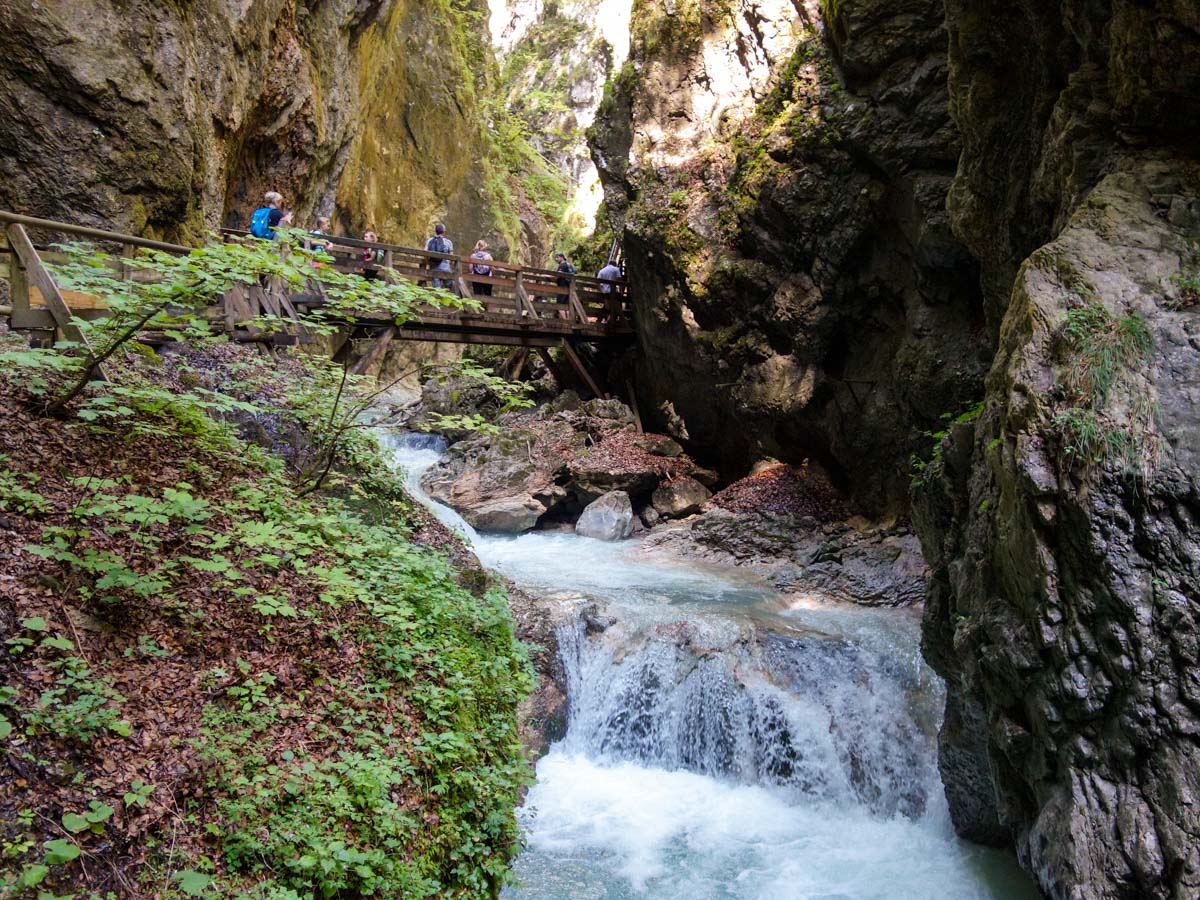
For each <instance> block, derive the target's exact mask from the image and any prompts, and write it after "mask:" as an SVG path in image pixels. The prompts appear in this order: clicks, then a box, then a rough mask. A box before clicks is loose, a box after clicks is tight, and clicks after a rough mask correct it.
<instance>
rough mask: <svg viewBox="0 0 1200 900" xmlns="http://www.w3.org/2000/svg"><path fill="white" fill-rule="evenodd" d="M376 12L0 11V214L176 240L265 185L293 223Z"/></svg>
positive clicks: (341, 0)
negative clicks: (290, 212) (280, 197)
mask: <svg viewBox="0 0 1200 900" xmlns="http://www.w3.org/2000/svg"><path fill="white" fill-rule="evenodd" d="M386 5H387V2H386V0H321V2H311V3H304V2H299V0H248V2H242V3H234V4H231V3H226V2H224V0H198V2H195V3H187V4H175V3H167V4H163V3H147V2H135V3H117V2H115V0H89V2H82V3H81V2H66V0H58V2H39V3H33V2H28V0H14V2H11V3H4V4H0V35H3V37H2V38H0V43H2V44H3V49H4V53H3V55H2V56H0V75H2V77H3V79H4V83H5V90H4V91H3V92H0V206H3V207H6V208H9V209H15V210H18V211H22V212H28V213H33V214H41V215H45V216H51V217H57V218H62V219H69V220H80V221H83V222H87V223H94V224H97V225H108V226H116V227H120V228H125V229H129V230H132V231H134V232H136V233H144V234H152V235H161V236H165V237H169V238H177V239H185V240H186V239H192V238H195V237H197V236H198V235H199V234H201V233H202V232H203V231H204V229H206V228H212V227H215V226H217V225H220V224H223V223H224V221H225V220H226V218H227V217H228V216H231V215H232V216H234V218H233V219H232V221H237V216H236V214H241V215H242V217H243V218H242V221H243V223H244V214H245V211H246V210H248V209H250V208H252V207H253V205H254V204H255V202H256V201H257V200H258V198H259V197H260V196H261V193H262V192H263V191H264V190H267V189H269V188H272V187H274V188H275V189H277V190H279V191H281V192H282V193H283V194H284V195H285V197H286V199H287V202H288V203H289V204H290V205H292V206H294V207H295V209H296V210H297V212H298V213H299V214H300V217H301V219H302V220H307V219H308V218H309V216H310V215H311V214H312V213H313V211H314V210H315V208H316V207H317V205H318V204H319V202H320V201H321V199H322V198H323V197H324V196H325V195H327V193H328V191H329V187H330V185H331V184H332V183H334V182H335V181H336V179H337V176H338V175H339V173H340V171H341V167H342V164H343V162H344V159H345V154H346V152H347V150H348V148H349V146H350V143H351V141H352V139H353V137H354V127H353V126H354V122H355V106H356V91H355V77H356V73H357V71H358V54H357V48H358V43H359V41H360V39H361V38H362V36H363V34H364V33H365V32H366V31H367V30H369V29H370V28H371V27H372V25H373V24H374V23H375V22H376V21H377V19H378V18H379V16H380V15H381V14H382V13H383V12H384V9H385V7H386Z"/></svg>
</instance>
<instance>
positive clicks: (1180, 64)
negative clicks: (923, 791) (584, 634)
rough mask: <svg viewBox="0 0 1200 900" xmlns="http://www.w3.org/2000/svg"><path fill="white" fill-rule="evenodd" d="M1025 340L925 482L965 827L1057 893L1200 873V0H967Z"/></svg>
mask: <svg viewBox="0 0 1200 900" xmlns="http://www.w3.org/2000/svg"><path fill="white" fill-rule="evenodd" d="M947 24H948V30H949V34H950V48H951V51H950V56H951V81H950V85H951V97H952V108H953V111H954V116H955V120H956V123H957V125H958V127H959V129H960V131H961V133H962V143H963V156H962V160H961V162H960V165H959V169H958V174H957V178H956V180H955V184H954V187H953V190H952V191H951V194H950V205H949V209H950V214H951V218H952V221H953V224H954V228H955V232H956V233H957V234H959V235H960V236H961V237H962V238H963V240H964V241H965V242H967V244H968V245H969V246H970V247H971V250H972V252H973V254H975V255H976V257H977V258H978V259H979V261H980V264H981V271H982V275H983V278H982V286H983V290H984V298H985V308H986V311H987V319H988V322H989V332H990V331H992V330H998V334H999V346H998V353H997V356H996V359H995V362H994V364H993V366H992V369H991V372H990V374H989V376H988V381H987V393H986V401H985V405H984V407H983V412H982V415H981V416H980V418H979V419H978V420H977V421H976V422H974V423H967V424H964V425H962V426H959V427H957V428H955V429H954V430H953V432H952V434H951V435H950V436H949V438H948V439H947V441H946V443H945V444H944V446H943V451H942V454H941V459H942V462H941V463H940V464H939V465H937V466H936V467H935V470H934V472H933V473H931V477H928V478H926V479H925V484H924V485H923V486H922V488H921V489H920V490H919V491H918V492H917V493H916V494H915V497H916V500H917V509H916V511H917V514H918V516H917V518H918V525H919V531H920V533H921V535H922V541H923V545H924V547H925V551H926V556H927V558H928V560H929V562H930V563H931V566H932V569H933V582H932V587H931V590H930V594H929V600H928V603H927V606H926V613H925V628H924V644H925V651H926V655H927V657H928V658H929V660H930V662H931V663H932V664H933V665H934V666H935V668H937V669H938V671H939V672H941V673H942V675H943V676H945V678H946V680H947V687H948V706H947V718H946V727H945V729H944V731H943V735H942V768H943V775H944V777H945V781H946V785H947V791H948V794H949V796H950V798H951V810H952V812H953V813H954V815H955V821H956V824H957V825H958V827H959V828H960V830H962V831H963V832H964V833H967V834H971V835H973V836H976V837H980V838H989V839H992V840H997V841H1002V840H1008V839H1009V838H1010V837H1011V838H1012V839H1013V840H1014V841H1015V844H1016V847H1017V850H1018V852H1019V854H1020V856H1021V858H1022V861H1023V862H1024V863H1025V864H1026V866H1027V867H1028V868H1029V869H1030V870H1031V871H1033V872H1034V873H1035V874H1036V875H1037V877H1038V880H1039V881H1040V883H1041V885H1042V888H1043V889H1044V890H1045V891H1046V892H1047V893H1048V894H1049V895H1050V896H1054V897H1130V898H1132V897H1138V898H1167V897H1190V896H1196V895H1197V893H1200V849H1198V848H1200V817H1198V815H1197V811H1196V805H1195V802H1194V801H1193V800H1192V799H1190V798H1192V797H1194V796H1195V795H1196V793H1197V791H1200V775H1198V774H1197V773H1200V746H1198V744H1197V741H1196V734H1197V733H1198V731H1200V690H1198V686H1197V680H1196V669H1195V666H1196V661H1197V635H1198V633H1200V606H1198V603H1200V601H1198V598H1200V570H1198V569H1197V559H1200V548H1198V547H1197V546H1196V539H1197V526H1196V522H1197V516H1198V515H1200V499H1198V498H1200V484H1198V483H1197V471H1198V467H1197V454H1198V453H1200V433H1198V431H1197V427H1198V418H1197V412H1196V411H1197V409H1198V408H1200V407H1198V405H1197V400H1198V399H1200V398H1198V397H1197V395H1196V387H1195V385H1196V383H1197V363H1196V359H1197V357H1196V350H1197V347H1200V325H1198V323H1197V319H1196V306H1195V304H1196V299H1197V295H1196V293H1195V287H1196V285H1197V284H1200V274H1198V273H1200V259H1198V258H1197V251H1196V246H1197V242H1198V241H1200V202H1198V201H1197V197H1198V196H1200V170H1198V169H1197V166H1196V159H1195V154H1196V147H1197V146H1198V139H1200V129H1198V127H1197V123H1198V122H1200V11H1198V10H1197V9H1196V7H1195V5H1194V4H1184V3H1170V2H1164V3H1149V4H1135V3H1126V2H1113V3H1104V4H1099V5H1094V4H1085V3H1080V2H1072V0H1064V2H1058V3H1052V4H1044V5H1042V6H1039V7H1038V8H1037V9H1036V10H1034V9H1033V8H1032V7H1030V8H1024V7H1023V8H1020V9H1014V8H1013V7H1011V6H1010V5H997V4H991V3H983V2H964V0H953V2H950V3H947Z"/></svg>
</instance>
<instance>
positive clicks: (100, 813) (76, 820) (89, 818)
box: [62, 800, 116, 834]
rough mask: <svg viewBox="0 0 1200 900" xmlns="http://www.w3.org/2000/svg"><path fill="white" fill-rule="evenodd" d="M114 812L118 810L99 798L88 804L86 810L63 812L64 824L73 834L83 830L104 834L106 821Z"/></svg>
mask: <svg viewBox="0 0 1200 900" xmlns="http://www.w3.org/2000/svg"><path fill="white" fill-rule="evenodd" d="M114 812H116V810H115V809H113V808H112V807H111V806H109V805H108V804H106V803H101V802H100V801H99V800H93V801H92V802H91V803H90V804H89V805H88V809H87V811H86V812H83V813H70V812H69V813H63V817H62V825H63V828H65V829H67V831H69V832H70V833H71V834H79V832H81V831H91V832H92V833H93V834H102V833H103V832H104V823H105V822H107V821H108V820H109V819H110V818H112V814H113V813H114Z"/></svg>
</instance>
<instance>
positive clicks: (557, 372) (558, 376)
mask: <svg viewBox="0 0 1200 900" xmlns="http://www.w3.org/2000/svg"><path fill="white" fill-rule="evenodd" d="M537 353H538V356H540V357H541V358H542V362H544V363H545V364H546V368H547V369H548V370H549V372H550V377H551V378H553V379H554V383H555V384H557V385H558V388H559V390H562V389H563V388H565V387H566V386H567V384H566V382H565V381H564V380H563V375H562V369H560V368H559V367H558V363H556V362H555V361H554V357H553V356H551V355H550V351H549V350H547V349H546V348H545V347H538V348H537Z"/></svg>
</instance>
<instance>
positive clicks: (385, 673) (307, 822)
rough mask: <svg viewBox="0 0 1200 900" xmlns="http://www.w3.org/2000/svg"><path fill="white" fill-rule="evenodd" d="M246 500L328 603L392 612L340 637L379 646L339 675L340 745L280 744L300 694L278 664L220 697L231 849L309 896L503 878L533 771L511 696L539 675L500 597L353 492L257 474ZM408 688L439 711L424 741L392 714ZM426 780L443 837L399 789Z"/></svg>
mask: <svg viewBox="0 0 1200 900" xmlns="http://www.w3.org/2000/svg"><path fill="white" fill-rule="evenodd" d="M240 503H242V504H244V506H241V508H240V509H239V512H238V515H239V517H240V518H245V517H247V516H252V517H255V518H257V517H262V518H261V521H262V523H263V524H264V525H272V526H278V528H277V530H276V531H274V532H273V534H274V537H273V539H272V541H271V543H272V546H273V547H274V548H275V551H276V553H277V554H279V556H280V558H281V565H282V566H284V567H288V568H295V569H296V570H297V571H298V572H302V573H304V574H305V576H306V577H308V578H312V579H315V580H316V581H317V582H318V583H319V584H321V585H323V590H322V593H321V597H322V602H323V603H325V604H327V605H328V606H329V608H330V609H341V608H344V607H345V606H347V605H348V604H352V605H354V606H356V607H359V608H363V609H366V610H368V611H369V612H370V613H371V615H372V619H373V620H374V621H376V622H378V623H379V625H378V627H372V628H369V629H365V630H363V631H362V632H360V633H357V634H355V635H353V636H352V638H350V637H349V636H348V637H347V638H344V639H351V640H353V642H354V644H355V645H356V646H358V647H360V648H365V649H366V651H367V652H366V654H365V659H366V660H367V661H368V670H367V675H368V679H369V680H368V681H367V682H366V683H364V684H342V683H338V682H334V683H331V684H330V688H331V691H330V694H329V699H328V701H327V705H326V707H325V712H324V716H323V723H324V724H323V725H322V726H321V728H322V729H323V730H324V731H326V732H327V733H328V734H329V735H333V736H335V737H336V741H337V743H339V744H341V745H343V746H344V749H343V750H342V751H341V752H339V753H337V754H336V755H335V756H333V757H326V758H317V757H312V756H308V755H306V754H305V753H304V752H302V751H301V750H298V749H289V750H287V751H285V752H284V753H282V754H280V753H279V752H278V748H277V747H276V746H275V742H274V741H273V739H272V738H271V726H272V724H274V723H276V722H277V721H279V719H280V717H281V716H283V715H284V714H285V713H286V712H287V710H286V708H285V707H283V706H281V705H280V703H279V702H278V701H277V700H276V699H275V696H274V694H273V691H272V687H273V681H274V679H273V678H271V677H270V676H269V673H262V674H259V675H256V676H255V675H251V673H250V672H249V670H248V668H247V667H245V666H240V667H239V668H241V670H242V671H241V674H242V676H243V677H241V678H239V679H238V680H236V681H234V682H233V683H231V684H230V685H229V686H227V687H226V688H225V690H224V695H225V697H227V698H228V700H229V702H228V703H227V704H221V705H213V706H211V707H210V708H209V709H208V711H207V712H206V726H205V731H204V734H203V736H202V738H201V741H200V747H201V749H202V753H203V754H204V756H205V757H206V758H207V759H208V760H209V762H210V772H211V776H210V777H211V779H212V782H211V785H212V787H213V789H214V791H218V792H219V796H221V797H222V798H223V799H220V800H219V801H218V803H217V810H218V813H219V820H220V825H219V826H217V825H214V834H215V835H218V836H220V838H221V840H222V847H223V852H224V855H225V858H226V860H227V862H228V863H229V864H230V865H231V866H232V867H233V869H234V870H235V871H239V872H244V873H246V874H248V875H254V876H260V875H261V876H266V875H269V876H270V878H271V879H273V882H272V883H274V884H277V885H278V886H279V887H282V888H286V889H289V890H293V891H296V892H297V893H299V894H300V895H302V896H333V895H336V894H338V893H354V894H367V893H372V892H374V893H382V894H385V895H389V896H413V897H419V896H434V895H442V894H444V893H449V892H453V890H470V891H471V892H473V893H489V892H490V891H491V889H492V886H493V885H494V884H498V883H499V882H500V880H501V879H502V878H503V875H504V871H505V863H506V860H507V857H508V854H509V853H511V852H512V849H513V848H514V847H515V846H516V831H515V824H514V822H513V820H512V816H511V805H512V804H514V803H515V800H516V792H517V790H518V789H519V787H520V785H521V784H523V783H524V781H525V779H526V778H527V771H526V769H525V766H524V764H523V762H522V761H521V756H520V753H519V750H518V747H517V739H516V730H515V722H514V718H513V710H514V709H515V705H516V703H517V701H518V700H519V698H520V697H521V696H523V694H524V693H525V692H526V691H527V690H528V689H529V687H530V684H531V675H530V673H529V669H528V660H527V659H526V657H525V655H524V652H523V651H522V650H521V649H520V648H519V647H518V646H517V645H515V644H514V642H513V639H512V634H511V630H510V625H509V620H508V612H507V606H506V602H505V599H504V597H503V595H502V594H500V593H498V592H490V593H488V594H487V595H485V597H484V598H482V599H480V598H477V597H474V596H472V595H470V594H469V593H467V592H466V591H465V590H463V589H462V588H460V587H458V585H457V583H456V579H455V577H454V573H453V571H452V570H451V569H450V568H449V567H448V566H447V564H446V563H445V562H444V561H443V560H441V559H439V558H438V557H436V556H433V555H431V554H429V553H427V552H424V551H420V550H417V549H416V548H414V547H413V546H412V545H411V544H408V543H407V542H406V541H405V540H404V539H403V536H402V535H401V534H399V533H397V532H396V530H395V529H394V528H392V527H390V526H387V525H368V524H366V523H365V522H364V521H363V520H362V519H360V518H358V517H357V516H356V515H355V514H354V513H352V512H351V511H350V509H349V508H348V507H346V506H343V505H341V504H338V503H332V506H331V508H330V509H329V510H328V511H326V512H317V511H314V510H311V509H306V508H303V507H300V506H296V505H293V504H289V503H286V502H280V500H279V499H278V497H276V496H273V495H271V494H270V492H264V491H261V490H254V491H252V492H251V491H246V492H245V493H243V495H242V498H241V500H240ZM263 539H264V540H265V539H266V534H265V532H263ZM318 558H319V559H321V560H322V562H320V563H314V562H312V560H315V559H318ZM312 613H313V614H314V615H319V614H320V613H319V611H316V610H314V611H312ZM214 676H215V677H216V678H218V679H224V678H227V677H228V676H227V675H226V674H225V673H223V672H218V673H214ZM396 692H400V693H402V694H404V695H405V696H407V697H408V698H409V701H410V702H411V703H412V704H413V705H414V707H415V709H416V710H417V711H418V712H419V714H420V716H421V717H422V719H423V720H424V721H426V722H427V723H428V730H427V732H426V734H425V735H424V736H423V737H422V739H421V741H420V742H419V743H418V744H416V745H415V746H414V748H413V749H414V751H415V754H413V755H408V754H405V753H402V752H398V751H397V749H396V747H395V745H394V742H393V741H392V740H391V739H390V738H391V734H392V730H393V728H394V726H393V725H392V724H391V723H390V722H389V721H388V720H387V719H386V717H384V716H382V715H381V711H382V710H385V709H386V708H387V705H388V704H387V703H386V702H384V701H385V700H386V698H387V697H389V696H392V695H394V694H395V693H396ZM313 736H314V737H320V736H321V735H320V734H319V733H317V734H314V735H313ZM414 780H419V781H421V782H422V783H424V784H426V786H427V789H428V790H429V791H430V792H432V796H435V797H438V798H439V801H438V802H439V808H438V817H439V834H438V835H437V837H436V838H434V837H432V836H426V835H424V833H423V829H422V828H421V825H420V823H419V822H417V821H414V819H413V817H412V816H411V815H410V814H409V813H408V812H407V811H406V810H405V809H404V808H403V807H401V806H400V805H399V804H398V803H397V802H396V800H395V799H394V796H395V794H396V791H397V790H399V789H400V787H401V786H402V785H405V784H411V783H413V781H414ZM414 848H416V849H417V850H419V852H416V853H414V852H413V850H414ZM447 873H449V876H450V877H451V883H449V884H448V883H446V882H445V881H440V880H439V878H440V877H445V876H446V874H447Z"/></svg>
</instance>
